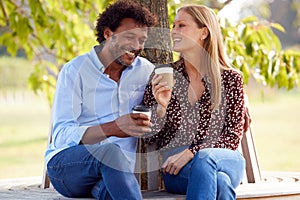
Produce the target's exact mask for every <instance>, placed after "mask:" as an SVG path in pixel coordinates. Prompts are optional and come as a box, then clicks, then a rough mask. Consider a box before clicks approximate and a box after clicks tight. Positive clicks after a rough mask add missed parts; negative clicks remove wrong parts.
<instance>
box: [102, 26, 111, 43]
mask: <svg viewBox="0 0 300 200" xmlns="http://www.w3.org/2000/svg"><path fill="white" fill-rule="evenodd" d="M103 35H104V38H105V39H106V40H107V38H109V37H111V36H112V35H113V32H112V31H111V30H110V28H108V27H105V28H104V31H103Z"/></svg>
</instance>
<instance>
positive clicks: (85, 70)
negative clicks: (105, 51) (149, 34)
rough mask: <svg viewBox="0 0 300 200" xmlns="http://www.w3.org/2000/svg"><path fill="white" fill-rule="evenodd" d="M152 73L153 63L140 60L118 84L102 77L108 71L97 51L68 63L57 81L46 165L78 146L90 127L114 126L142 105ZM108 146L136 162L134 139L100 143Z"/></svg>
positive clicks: (135, 141)
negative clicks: (67, 149)
mask: <svg viewBox="0 0 300 200" xmlns="http://www.w3.org/2000/svg"><path fill="white" fill-rule="evenodd" d="M153 69H154V65H153V64H152V63H150V62H149V61H148V60H146V59H144V58H142V57H137V58H136V59H135V61H134V62H133V64H132V65H131V66H129V67H127V68H126V69H125V70H124V71H123V72H122V75H121V79H120V81H119V83H117V82H115V81H113V80H112V79H110V78H109V77H108V75H107V74H104V73H103V72H104V70H105V68H104V66H103V64H102V63H101V62H100V60H99V59H98V56H97V54H96V51H95V49H94V48H93V49H92V50H91V51H90V52H89V53H86V54H84V55H82V56H78V57H76V58H74V59H73V60H71V61H70V62H68V63H66V64H65V65H64V67H63V68H62V69H61V71H60V74H59V77H58V81H57V88H56V92H55V97H54V102H53V114H52V122H53V123H52V125H53V130H52V143H51V144H50V145H49V147H48V148H47V151H46V153H45V162H46V163H47V162H48V161H49V160H50V159H51V158H52V157H53V156H54V155H55V154H57V153H58V152H60V151H62V150H64V149H66V148H69V147H72V146H75V145H78V144H79V142H80V140H81V139H82V136H83V135H84V133H85V131H86V129H87V128H88V127H90V126H95V125H99V124H104V123H107V122H111V121H113V120H115V119H116V118H118V117H120V116H122V115H125V114H128V113H130V112H132V108H133V106H134V105H137V104H140V103H141V102H142V98H143V94H144V89H145V86H146V84H147V82H148V79H149V76H150V74H151V72H152V71H153ZM106 142H113V143H116V144H117V145H119V146H120V148H121V149H122V150H123V151H124V152H125V154H127V155H128V154H131V155H130V156H129V157H130V158H129V159H130V160H131V159H135V152H136V143H137V139H136V138H135V137H128V138H118V137H114V136H113V137H109V138H107V139H105V140H104V141H102V142H101V143H106ZM133 155H134V156H133ZM131 161H132V160H131ZM133 163H134V161H133Z"/></svg>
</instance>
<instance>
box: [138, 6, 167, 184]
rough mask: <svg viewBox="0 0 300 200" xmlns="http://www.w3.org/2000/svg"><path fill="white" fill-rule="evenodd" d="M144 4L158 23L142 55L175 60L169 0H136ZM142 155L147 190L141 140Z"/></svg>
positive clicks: (160, 60) (152, 59)
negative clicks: (172, 46) (172, 47)
mask: <svg viewBox="0 0 300 200" xmlns="http://www.w3.org/2000/svg"><path fill="white" fill-rule="evenodd" d="M136 1H139V2H141V3H142V4H144V5H145V6H146V7H147V8H148V9H149V10H150V11H151V12H152V13H153V14H154V15H156V16H157V20H158V24H157V26H156V27H155V28H153V29H150V31H149V34H148V39H147V42H146V45H145V49H144V51H143V52H142V53H141V56H143V57H145V58H147V59H148V60H149V61H150V62H152V63H153V64H163V63H169V62H172V61H173V55H172V51H171V38H170V25H169V16H168V4H167V3H168V1H167V0H160V1H157V0H136ZM138 151H139V152H141V153H140V154H138V155H140V156H138V157H137V161H136V162H138V166H139V167H140V170H141V171H140V172H139V174H138V176H139V182H140V185H141V189H142V190H147V188H148V181H147V159H146V156H145V155H146V154H147V153H146V152H147V147H146V144H145V143H143V142H142V140H140V141H139V150H138ZM159 182H160V186H162V185H163V183H162V180H159Z"/></svg>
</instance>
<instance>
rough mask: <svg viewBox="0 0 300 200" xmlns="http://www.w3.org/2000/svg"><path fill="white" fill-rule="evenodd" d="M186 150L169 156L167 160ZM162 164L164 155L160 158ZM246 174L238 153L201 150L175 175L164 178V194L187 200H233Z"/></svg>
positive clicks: (179, 149)
mask: <svg viewBox="0 0 300 200" xmlns="http://www.w3.org/2000/svg"><path fill="white" fill-rule="evenodd" d="M184 148H186V147H183V148H182V147H181V148H177V149H174V150H173V153H170V152H168V156H169V155H172V154H174V153H176V152H180V151H181V150H183V149H184ZM163 157H164V158H163V160H165V159H166V155H163ZM244 172H245V159H244V157H243V156H242V155H241V153H240V152H239V151H232V150H229V149H222V148H207V149H203V150H200V151H199V152H198V153H197V154H196V155H195V157H194V158H193V159H192V160H191V161H190V162H189V163H188V164H186V165H185V166H184V168H182V169H181V171H180V172H179V174H178V175H170V174H163V179H164V184H165V187H166V190H167V191H168V192H170V193H177V194H186V195H187V196H186V199H187V200H197V199H199V200H200V199H201V200H216V199H218V200H235V199H236V193H235V188H236V187H237V186H238V185H239V184H240V183H241V181H242V179H243V176H244Z"/></svg>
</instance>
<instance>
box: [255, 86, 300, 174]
mask: <svg viewBox="0 0 300 200" xmlns="http://www.w3.org/2000/svg"><path fill="white" fill-rule="evenodd" d="M299 102H300V91H290V92H284V91H276V90H273V91H268V94H267V96H266V97H265V98H263V99H262V98H257V97H256V98H255V95H252V97H251V95H250V104H251V115H252V119H253V122H252V131H253V134H254V139H255V144H256V148H257V151H258V157H259V162H260V165H261V168H262V170H277V171H278V170H279V171H300V161H299V159H298V157H299V155H300V148H299V143H300V134H299V133H300V131H299V128H300V127H299V119H300V105H299Z"/></svg>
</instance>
